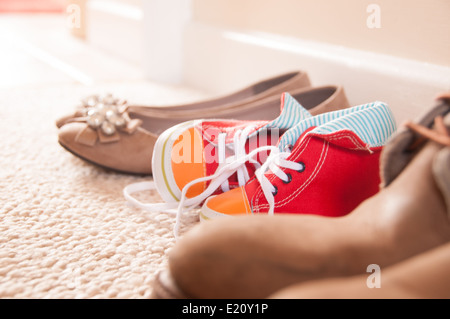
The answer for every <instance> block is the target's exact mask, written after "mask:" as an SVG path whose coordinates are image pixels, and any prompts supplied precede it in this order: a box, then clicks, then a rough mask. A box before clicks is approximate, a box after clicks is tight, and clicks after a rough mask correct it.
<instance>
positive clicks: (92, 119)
mask: <svg viewBox="0 0 450 319" xmlns="http://www.w3.org/2000/svg"><path fill="white" fill-rule="evenodd" d="M83 104H84V107H85V108H86V116H87V120H86V122H87V124H88V125H89V126H90V127H91V128H93V129H100V130H101V131H102V133H103V134H105V135H108V136H110V135H113V134H114V133H116V131H117V129H118V128H122V127H124V126H125V125H126V124H127V118H126V115H125V113H124V110H125V106H126V102H125V101H121V100H118V99H115V98H114V97H113V96H112V95H110V94H108V95H106V96H104V97H99V96H98V95H94V96H90V97H88V98H86V99H85V100H83Z"/></svg>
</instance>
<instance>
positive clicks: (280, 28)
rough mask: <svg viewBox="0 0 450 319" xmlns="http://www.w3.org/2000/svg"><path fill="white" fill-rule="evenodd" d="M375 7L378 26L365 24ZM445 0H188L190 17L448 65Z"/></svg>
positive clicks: (449, 8)
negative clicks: (371, 6) (373, 6)
mask: <svg viewBox="0 0 450 319" xmlns="http://www.w3.org/2000/svg"><path fill="white" fill-rule="evenodd" d="M370 4H377V5H378V6H379V9H380V15H379V18H380V19H379V22H380V28H369V27H368V26H367V20H368V19H369V22H376V21H377V20H372V18H376V16H374V15H373V14H376V12H375V11H370V12H367V8H368V6H369V5H370ZM449 17H450V0H339V1H336V0H314V1H311V0H276V1H275V0H193V19H194V20H195V21H197V22H201V23H206V24H208V25H212V26H218V27H222V28H233V29H241V30H249V31H262V32H269V33H276V34H281V35H284V36H292V37H297V38H302V39H309V40H316V41H322V42H327V43H331V44H337V45H342V46H346V47H350V48H355V49H362V50H366V51H373V52H378V53H384V54H389V55H393V56H398V57H403V58H408V59H414V60H417V61H421V62H428V63H433V64H438V65H443V66H450V41H449V40H450V39H449V38H450V18H449Z"/></svg>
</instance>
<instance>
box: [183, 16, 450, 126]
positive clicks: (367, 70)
mask: <svg viewBox="0 0 450 319" xmlns="http://www.w3.org/2000/svg"><path fill="white" fill-rule="evenodd" d="M184 45H185V51H184V52H185V54H184V64H183V65H184V81H185V83H186V84H188V85H192V86H194V87H198V88H200V89H203V90H207V91H209V92H211V93H213V94H224V93H227V92H231V91H233V90H236V89H239V88H241V87H243V86H245V85H247V84H250V83H251V82H253V81H258V80H260V79H261V78H264V77H268V76H272V75H275V74H279V73H281V72H287V71H292V70H295V69H299V70H304V71H306V72H308V74H309V76H310V79H311V82H312V84H313V85H316V86H318V85H326V84H339V85H343V86H344V88H345V90H346V92H347V95H348V97H349V100H350V102H351V103H352V104H353V105H358V104H363V103H367V102H371V101H375V100H380V101H384V102H387V103H388V104H389V105H390V106H391V108H392V110H393V112H394V115H395V117H396V120H397V122H398V123H401V122H403V121H404V120H406V119H413V118H415V117H416V116H418V115H419V114H421V113H423V111H424V110H426V109H427V108H429V107H430V106H431V105H432V104H433V99H434V97H435V96H436V95H437V94H438V93H439V92H441V91H448V90H449V89H450V68H448V67H444V66H438V65H432V64H427V63H422V62H418V61H413V60H406V59H401V58H397V57H392V56H386V55H381V54H376V53H372V52H365V51H359V50H354V49H349V48H346V47H339V46H334V45H330V44H324V43H318V42H314V41H306V40H301V39H296V38H287V37H280V36H275V35H271V34H265V33H250V32H236V31H233V30H223V29H219V28H213V27H210V26H206V25H203V24H199V23H195V22H191V23H190V24H189V25H188V27H187V29H186V31H185V43H184Z"/></svg>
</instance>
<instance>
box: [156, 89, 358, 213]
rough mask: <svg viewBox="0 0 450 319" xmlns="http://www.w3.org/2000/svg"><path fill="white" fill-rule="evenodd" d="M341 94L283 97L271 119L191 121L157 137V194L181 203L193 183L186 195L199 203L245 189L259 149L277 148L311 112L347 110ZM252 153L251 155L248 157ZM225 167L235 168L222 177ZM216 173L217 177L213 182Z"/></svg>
mask: <svg viewBox="0 0 450 319" xmlns="http://www.w3.org/2000/svg"><path fill="white" fill-rule="evenodd" d="M343 95H344V93H343V90H342V88H339V87H334V89H333V90H330V87H329V86H327V87H323V88H312V89H309V90H306V91H304V92H303V93H301V94H297V95H294V96H291V95H290V94H288V93H285V94H283V95H282V97H281V113H280V116H279V117H278V118H276V119H275V120H273V121H242V120H225V119H220V120H195V121H188V122H184V123H181V124H179V125H176V126H174V127H172V128H170V129H168V130H166V131H165V132H164V133H162V134H161V136H160V137H159V138H158V140H157V142H156V144H155V148H154V151H153V158H152V167H154V171H153V179H154V183H155V186H156V188H157V190H158V192H159V194H160V195H161V197H162V198H163V199H164V201H165V202H167V203H171V202H172V203H173V202H179V201H180V199H181V197H182V193H183V188H185V187H186V186H187V185H188V184H189V183H191V182H193V181H194V180H195V181H196V183H195V184H193V185H190V186H189V187H188V189H187V191H186V194H185V197H186V198H187V199H192V198H195V197H196V196H199V195H201V198H198V201H197V202H198V204H200V203H201V201H203V200H204V199H205V198H206V197H207V196H209V195H212V194H220V193H222V192H224V191H228V190H230V189H234V188H236V187H239V186H243V185H244V184H245V183H246V182H247V181H248V180H249V179H250V178H251V177H252V176H253V175H254V172H255V170H256V169H257V168H258V167H259V166H260V165H261V163H263V162H264V161H265V159H266V158H267V153H265V154H264V151H267V150H268V149H269V148H261V147H262V146H274V145H276V144H277V143H278V140H279V137H280V136H281V135H282V134H283V132H284V131H286V130H288V129H290V128H291V127H292V126H294V125H295V124H297V123H298V122H299V121H300V120H302V119H305V118H308V117H311V116H312V115H311V113H312V114H316V113H318V112H320V113H323V112H329V111H330V110H336V109H342V108H347V107H349V104H348V102H347V100H346V98H345V96H343ZM315 96H316V98H314V97H315ZM317 97H320V98H317ZM303 105H304V106H303ZM255 117H257V115H255ZM255 149H258V152H256V153H255V154H254V155H255V156H248V154H249V153H250V152H252V151H254V150H255ZM229 163H234V169H229V167H228V169H227V172H223V173H220V169H221V168H222V167H223V166H225V165H226V164H229ZM214 174H216V175H217V177H214V178H212V176H213V175H214ZM202 178H205V180H200V179H202ZM219 180H220V182H219ZM191 202H193V203H194V202H195V201H191Z"/></svg>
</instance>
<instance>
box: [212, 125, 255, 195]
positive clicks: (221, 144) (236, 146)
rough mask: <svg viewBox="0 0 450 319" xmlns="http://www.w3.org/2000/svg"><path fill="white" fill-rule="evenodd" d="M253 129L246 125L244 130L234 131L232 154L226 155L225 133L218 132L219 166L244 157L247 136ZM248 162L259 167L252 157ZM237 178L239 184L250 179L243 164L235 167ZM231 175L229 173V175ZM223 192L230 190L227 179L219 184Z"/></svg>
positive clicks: (243, 183) (241, 184)
mask: <svg viewBox="0 0 450 319" xmlns="http://www.w3.org/2000/svg"><path fill="white" fill-rule="evenodd" d="M253 130H254V127H252V126H247V127H245V129H244V130H238V131H236V133H235V135H234V137H233V150H234V155H232V156H228V157H226V149H227V144H226V137H227V133H220V134H219V135H218V140H217V153H218V160H219V168H220V167H221V166H223V165H227V164H230V163H233V162H235V161H236V160H238V159H240V158H242V157H244V156H245V155H246V149H245V147H246V145H247V140H248V138H249V134H250V133H251V132H252V131H253ZM249 162H250V163H252V164H253V165H254V166H255V167H256V168H259V167H261V164H260V163H259V162H258V161H256V160H255V159H253V158H250V159H249ZM236 173H237V178H238V184H239V186H243V185H245V183H247V181H248V180H249V179H250V176H249V174H248V170H247V168H246V167H245V165H241V166H239V167H238V168H237V169H236ZM230 176H231V175H230ZM220 187H221V188H222V191H223V192H227V191H229V190H230V184H229V181H228V179H227V180H226V181H225V182H223V183H222V185H220Z"/></svg>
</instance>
